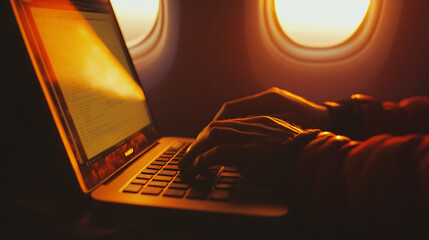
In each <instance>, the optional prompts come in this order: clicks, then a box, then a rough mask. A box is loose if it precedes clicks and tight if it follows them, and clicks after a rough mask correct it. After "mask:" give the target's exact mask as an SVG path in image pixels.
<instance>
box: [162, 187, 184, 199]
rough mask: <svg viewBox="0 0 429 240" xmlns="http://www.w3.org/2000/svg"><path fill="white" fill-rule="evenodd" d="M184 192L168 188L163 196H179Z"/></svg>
mask: <svg viewBox="0 0 429 240" xmlns="http://www.w3.org/2000/svg"><path fill="white" fill-rule="evenodd" d="M185 193H186V190H181V189H171V188H169V189H167V190H166V191H165V193H164V196H167V197H178V198H181V197H183V196H184V195H185Z"/></svg>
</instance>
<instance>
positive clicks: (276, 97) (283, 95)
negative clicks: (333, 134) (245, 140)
mask: <svg viewBox="0 0 429 240" xmlns="http://www.w3.org/2000/svg"><path fill="white" fill-rule="evenodd" d="M262 115H265V116H271V117H275V118H278V119H282V120H283V121H286V122H288V123H294V124H296V125H298V126H300V127H302V128H303V129H310V128H312V129H321V130H328V128H329V121H330V119H329V118H330V116H329V112H328V109H327V108H326V107H325V106H323V105H318V104H315V103H312V102H310V101H308V100H306V99H304V98H302V97H299V96H297V95H295V94H292V93H290V92H288V91H285V90H281V89H279V88H270V89H268V90H267V91H264V92H261V93H258V94H255V95H252V96H249V97H245V98H241V99H237V100H234V101H229V102H226V103H225V104H224V105H223V106H222V108H221V109H220V111H219V112H218V113H217V114H216V116H215V118H214V120H215V121H216V120H223V119H234V118H243V117H248V116H262Z"/></svg>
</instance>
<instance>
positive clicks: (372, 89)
mask: <svg viewBox="0 0 429 240" xmlns="http://www.w3.org/2000/svg"><path fill="white" fill-rule="evenodd" d="M262 2H263V1H262ZM164 3H165V4H166V5H168V8H165V9H163V10H164V11H165V12H164V14H166V15H167V16H168V18H166V19H165V21H166V24H167V23H168V27H166V29H167V30H168V32H167V33H165V34H167V36H166V42H165V46H164V47H165V49H164V51H165V52H161V53H160V55H159V56H158V58H154V59H153V61H151V64H145V63H146V62H145V61H146V60H144V59H143V60H141V59H139V56H138V54H136V53H133V52H132V51H131V55H132V57H133V60H134V61H135V65H136V68H137V71H138V74H139V77H140V81H141V84H142V86H143V88H144V89H145V93H146V95H147V97H148V99H150V101H149V105H150V107H151V110H152V113H153V115H154V119H155V121H156V124H157V126H158V129H159V130H160V133H161V135H162V136H186V137H195V136H196V135H197V134H198V132H199V131H200V130H201V129H202V128H203V127H204V126H205V125H207V124H208V123H209V122H210V121H211V119H212V118H213V116H214V115H215V113H216V112H217V111H218V109H219V108H220V107H221V106H222V104H223V103H224V102H225V101H229V100H233V99H237V98H240V97H244V96H247V95H250V94H254V93H257V92H260V91H263V90H266V89H268V88H270V87H274V86H275V87H279V88H282V89H286V90H288V91H291V92H293V93H296V94H299V95H301V96H304V97H305V98H307V99H309V100H311V101H315V102H317V103H322V102H324V101H328V100H340V99H344V98H347V97H348V96H350V95H351V94H354V93H363V94H368V95H372V96H375V97H376V98H378V99H379V100H381V101H395V102H397V101H399V100H401V99H403V98H406V97H410V96H415V95H425V96H429V65H428V64H429V46H428V43H429V19H428V18H429V15H428V11H429V2H428V1H426V0H412V1H404V0H401V1H395V2H394V3H393V1H386V0H384V3H385V5H387V6H389V4H392V5H394V6H391V7H386V8H385V9H384V10H385V11H383V12H382V14H381V15H380V19H379V22H378V23H377V24H378V26H377V27H378V28H376V30H375V31H374V32H373V34H374V36H372V39H371V40H370V41H369V42H368V43H367V45H366V46H365V47H364V48H363V49H362V50H361V52H359V53H358V54H355V55H353V56H352V57H350V58H349V59H346V60H342V61H334V62H316V63H315V62H305V61H294V60H293V59H292V60H290V58H283V57H282V56H277V55H275V54H272V52H270V50H269V47H267V46H266V44H267V42H266V41H264V38H263V37H261V31H260V26H259V25H260V24H261V22H260V18H259V16H258V14H260V11H259V10H258V7H260V3H261V1H259V0H235V1H229V0H219V1H210V0H182V1H175V0H165V1H164ZM1 4H2V6H1V19H2V20H1V23H2V28H1V29H2V32H3V33H2V37H3V41H2V45H3V48H2V49H3V51H2V58H3V59H2V68H1V78H2V80H1V85H2V87H1V92H2V94H1V105H2V118H1V119H2V124H1V126H3V130H2V134H1V135H2V146H3V147H2V150H4V151H5V154H4V155H3V161H2V162H3V166H2V174H1V178H2V183H3V185H4V187H3V194H2V197H3V198H5V199H6V200H7V201H6V202H7V203H6V204H5V203H3V204H2V208H3V209H2V212H3V213H2V215H3V218H4V220H3V221H2V222H3V223H2V226H3V227H2V229H4V230H2V234H5V239H10V238H28V237H34V236H35V237H36V239H37V238H39V237H56V238H59V237H61V238H64V239H68V238H70V239H76V238H78V239H80V238H82V239H92V238H97V239H98V238H107V239H134V238H140V237H141V238H143V237H145V238H146V236H147V237H150V238H161V239H165V238H167V237H168V238H169V237H173V236H175V238H178V239H185V238H191V239H192V238H196V239H215V238H226V239H231V238H239V239H240V238H242V237H245V236H248V237H252V236H253V237H255V236H256V237H267V238H283V237H284V236H286V237H288V236H290V237H293V238H299V239H300V238H307V237H308V238H311V239H314V238H317V237H318V236H322V238H323V236H330V237H335V236H337V235H336V234H337V233H336V232H335V228H334V229H332V228H328V229H325V228H321V229H320V228H318V227H315V226H311V224H309V225H307V226H294V224H293V223H289V225H288V226H289V227H286V228H285V227H283V226H284V225H282V224H284V223H283V222H282V221H283V220H278V221H259V220H255V219H242V218H233V217H232V218H229V217H226V218H223V217H219V216H217V217H213V218H209V219H206V218H205V217H201V216H194V215H192V214H189V215H186V214H182V215H180V214H175V213H173V214H171V213H163V214H164V215H157V214H154V215H151V214H149V213H147V212H145V213H143V214H142V213H139V214H136V213H127V214H120V213H116V212H115V211H114V210H112V209H113V208H112V207H111V206H102V207H100V206H98V204H97V203H94V202H93V201H91V200H90V199H88V198H86V197H85V196H84V195H83V194H82V193H81V192H80V189H79V186H78V185H77V182H76V181H73V179H74V177H73V172H72V170H71V169H70V166H69V165H70V164H69V162H68V161H67V154H66V152H65V150H64V147H63V145H62V142H61V139H60V136H59V135H58V132H57V130H56V127H55V123H54V121H53V119H52V117H51V114H50V111H49V108H48V105H47V104H46V101H45V99H44V96H43V92H42V91H41V88H40V85H39V83H38V80H37V76H36V74H35V72H34V69H33V67H32V63H31V61H30V59H29V57H28V53H27V51H26V47H25V44H24V41H23V40H22V37H21V34H20V31H19V28H18V25H17V23H16V20H15V18H14V15H13V11H12V9H11V7H10V4H9V1H2V3H1ZM395 4H396V5H395ZM282 59H286V60H284V61H283V60H282ZM148 212H150V211H148ZM165 216H168V217H172V219H173V220H166V219H165ZM196 219H198V220H196ZM287 221H288V220H287ZM231 224H236V225H237V227H236V228H234V229H233V228H232V227H231ZM161 225H167V226H170V227H171V231H163V227H161ZM207 225H208V226H207ZM309 226H310V227H309ZM219 228H222V229H225V231H229V232H230V233H217V230H218V229H219ZM290 229H292V230H290ZM289 230H290V231H289ZM285 231H286V232H288V231H289V232H288V233H285ZM173 233H174V234H173ZM158 234H160V235H158ZM175 234H177V235H175ZM282 234H286V235H282ZM324 234H325V235H324ZM346 236H348V235H347V233H346ZM286 237H285V238H286ZM352 237H353V236H352ZM326 238H328V237H326Z"/></svg>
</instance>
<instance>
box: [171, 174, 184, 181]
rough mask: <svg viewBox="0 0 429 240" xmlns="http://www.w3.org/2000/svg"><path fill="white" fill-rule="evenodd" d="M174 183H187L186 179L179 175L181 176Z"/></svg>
mask: <svg viewBox="0 0 429 240" xmlns="http://www.w3.org/2000/svg"><path fill="white" fill-rule="evenodd" d="M173 182H175V183H185V182H186V181H185V178H184V177H182V176H181V175H179V176H177V177H176V178H175V179H174V181H173Z"/></svg>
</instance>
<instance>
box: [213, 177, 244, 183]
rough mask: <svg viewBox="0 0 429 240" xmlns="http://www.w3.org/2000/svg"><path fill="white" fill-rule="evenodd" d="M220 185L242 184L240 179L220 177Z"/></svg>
mask: <svg viewBox="0 0 429 240" xmlns="http://www.w3.org/2000/svg"><path fill="white" fill-rule="evenodd" d="M218 182H219V183H231V184H237V183H239V182H240V179H239V178H229V177H220V179H219V181H218Z"/></svg>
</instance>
